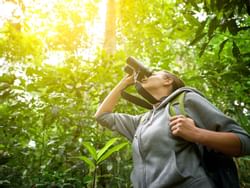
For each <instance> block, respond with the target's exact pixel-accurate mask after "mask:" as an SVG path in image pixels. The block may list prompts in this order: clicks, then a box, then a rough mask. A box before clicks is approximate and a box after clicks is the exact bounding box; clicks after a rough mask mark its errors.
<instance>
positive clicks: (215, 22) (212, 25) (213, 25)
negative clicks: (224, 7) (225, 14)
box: [208, 17, 218, 38]
mask: <svg viewBox="0 0 250 188" xmlns="http://www.w3.org/2000/svg"><path fill="white" fill-rule="evenodd" d="M217 26H218V20H217V17H214V18H213V19H212V20H211V22H210V24H209V28H208V37H209V38H210V37H211V36H212V34H213V32H214V31H215V29H216V28H217Z"/></svg>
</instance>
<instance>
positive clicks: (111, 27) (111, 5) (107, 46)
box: [103, 0, 116, 55]
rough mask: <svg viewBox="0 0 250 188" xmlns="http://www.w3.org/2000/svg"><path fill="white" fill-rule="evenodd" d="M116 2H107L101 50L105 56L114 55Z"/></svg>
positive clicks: (110, 0)
mask: <svg viewBox="0 0 250 188" xmlns="http://www.w3.org/2000/svg"><path fill="white" fill-rule="evenodd" d="M115 34H116V2H115V0H107V13H106V26H105V37H104V45H103V49H104V50H105V51H106V52H107V54H110V55H112V54H114V52H115V50H116V36H115Z"/></svg>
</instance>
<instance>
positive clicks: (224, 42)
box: [218, 39, 228, 56]
mask: <svg viewBox="0 0 250 188" xmlns="http://www.w3.org/2000/svg"><path fill="white" fill-rule="evenodd" d="M227 41H228V39H226V40H224V41H223V42H222V43H220V50H219V52H218V56H220V54H221V52H222V50H223V48H224V46H225V44H226V43H227Z"/></svg>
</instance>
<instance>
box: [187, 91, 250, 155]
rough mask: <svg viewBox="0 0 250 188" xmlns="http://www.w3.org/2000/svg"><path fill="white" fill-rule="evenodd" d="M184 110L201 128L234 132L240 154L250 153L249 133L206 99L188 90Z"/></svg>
mask: <svg viewBox="0 0 250 188" xmlns="http://www.w3.org/2000/svg"><path fill="white" fill-rule="evenodd" d="M185 110H186V112H187V114H188V115H189V116H190V117H191V118H192V119H193V120H194V121H195V123H196V124H197V125H198V126H199V127H201V128H205V129H208V130H212V131H219V132H233V133H235V134H236V135H237V136H238V137H239V138H240V141H241V153H242V155H249V154H250V135H249V134H248V133H247V132H246V131H245V130H244V129H243V128H242V127H240V126H239V124H237V123H236V122H235V121H234V120H233V119H232V118H230V117H228V116H226V115H225V114H224V113H222V112H221V111H220V110H219V109H217V108H216V107H215V106H214V105H212V104H211V103H210V102H209V101H208V100H207V99H205V98H203V97H202V96H201V95H199V94H197V93H195V92H188V93H187V94H186V96H185Z"/></svg>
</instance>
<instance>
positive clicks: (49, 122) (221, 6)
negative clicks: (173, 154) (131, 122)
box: [0, 0, 250, 188]
mask: <svg viewBox="0 0 250 188" xmlns="http://www.w3.org/2000/svg"><path fill="white" fill-rule="evenodd" d="M249 46H250V1H249V0H227V1H225V0H196V1H195V0H154V1H151V0H0V187H4V188H17V187H18V188H27V187H30V188H52V187H60V188H78V187H86V188H90V187H91V188H104V187H110V188H130V187H131V181H130V173H131V170H132V168H133V167H132V156H131V145H130V142H129V141H128V140H126V139H125V138H124V137H121V136H120V135H119V134H117V133H114V132H112V131H110V130H108V129H106V128H103V127H102V126H100V125H99V124H98V123H97V122H96V119H95V117H94V114H95V112H96V110H97V108H98V106H99V105H100V103H101V102H102V101H103V100H104V98H105V96H107V95H108V94H109V92H110V91H111V90H112V88H113V87H114V86H115V85H116V84H117V83H118V82H119V81H120V80H121V79H122V78H123V77H124V76H125V75H126V73H125V72H124V67H125V65H126V59H127V58H128V57H129V56H133V57H135V58H136V59H138V60H140V62H142V63H143V64H144V65H146V66H149V67H151V68H153V69H165V70H169V71H171V72H173V73H175V74H176V75H178V76H179V77H180V78H182V79H183V80H184V81H185V83H186V85H188V86H190V87H194V88H196V89H198V90H199V91H201V92H202V93H203V94H204V95H205V96H206V97H207V98H208V99H209V100H210V101H211V102H212V103H213V104H214V105H215V106H216V107H218V108H219V109H220V110H221V111H223V112H224V113H225V114H227V115H228V116H230V117H232V118H233V119H235V120H236V121H237V122H238V123H239V124H240V125H241V126H242V127H243V128H244V129H245V130H247V131H248V132H249V133H250V48H249ZM131 92H134V91H131ZM115 108H116V110H117V111H119V112H124V113H129V114H140V113H143V112H145V109H143V108H141V107H138V106H136V105H134V104H131V103H129V102H127V101H126V100H122V99H121V100H120V101H119V103H118V105H117V106H116V107H115ZM235 161H236V164H237V167H238V171H239V177H240V183H241V187H242V188H250V157H249V156H245V157H239V158H235Z"/></svg>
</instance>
